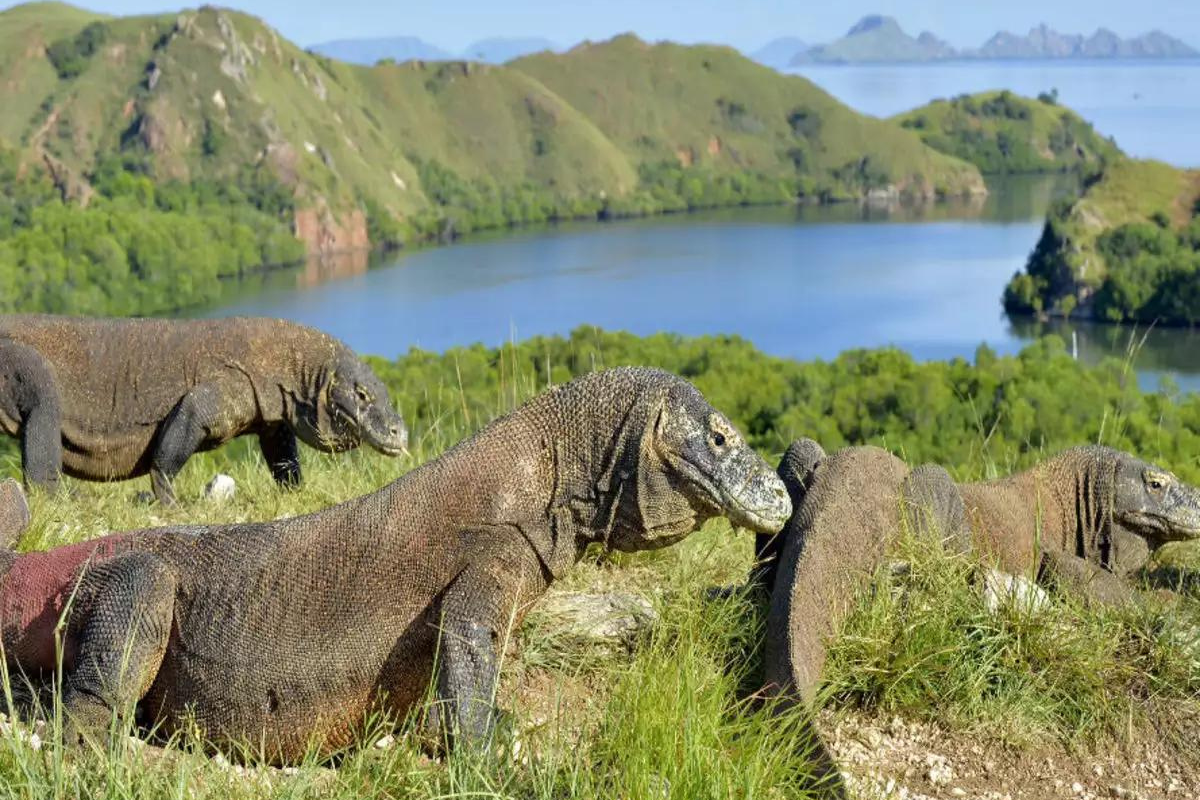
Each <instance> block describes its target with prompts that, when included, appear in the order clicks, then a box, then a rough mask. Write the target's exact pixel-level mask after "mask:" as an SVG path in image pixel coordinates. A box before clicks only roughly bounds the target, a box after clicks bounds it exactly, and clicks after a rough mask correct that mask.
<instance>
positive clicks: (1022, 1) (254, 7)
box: [0, 0, 1200, 50]
mask: <svg viewBox="0 0 1200 800" xmlns="http://www.w3.org/2000/svg"><path fill="white" fill-rule="evenodd" d="M0 4H3V5H8V3H6V2H5V1H4V0H0ZM78 4H79V5H83V6H84V7H86V8H91V9H94V10H96V11H104V12H107V13H112V14H133V13H145V12H154V11H173V10H177V9H178V8H179V6H177V5H174V4H172V3H171V2H170V0H82V2H80V3H78ZM220 4H221V5H226V4H228V5H233V6H234V7H236V8H239V9H240V10H243V11H248V12H250V13H252V14H256V15H258V16H260V17H263V18H264V19H266V20H267V22H269V23H270V24H271V25H273V26H275V27H276V28H278V29H279V30H280V31H281V32H282V33H283V34H284V35H285V36H287V37H288V38H289V39H292V40H293V41H295V42H297V43H298V44H302V45H309V44H314V43H316V42H320V41H325V40H328V39H343V38H359V37H376V36H393V35H408V36H419V37H421V38H422V39H425V40H427V41H429V42H431V43H433V44H437V45H440V46H442V47H445V48H448V49H451V50H461V49H462V48H464V47H466V46H467V45H468V44H469V43H470V42H472V41H474V40H476V39H480V38H483V37H486V36H545V37H546V38H549V39H551V40H553V41H555V42H557V43H559V44H563V45H566V44H573V43H575V42H577V41H580V40H582V39H603V38H607V37H609V36H611V35H613V34H616V33H621V32H624V31H630V30H632V31H634V32H636V33H637V34H638V35H640V36H642V37H643V38H647V39H673V40H676V41H682V42H696V41H709V42H723V43H727V44H732V45H735V46H737V47H742V48H746V49H753V48H757V47H758V46H760V45H762V44H764V43H765V42H767V41H768V40H770V39H772V38H775V37H777V36H799V37H800V38H802V39H804V40H805V41H809V42H824V41H828V40H830V39H834V38H836V37H837V36H839V35H841V34H842V33H844V32H845V31H846V29H847V28H849V27H850V26H851V25H852V24H853V23H854V22H855V21H856V20H857V19H858V18H859V17H861V16H863V15H865V14H869V13H876V12H878V13H882V14H888V15H891V16H894V17H896V18H897V19H898V20H899V21H900V24H901V25H902V26H903V27H904V28H905V30H907V31H909V32H910V33H912V34H914V35H915V34H916V33H918V32H919V31H921V30H925V29H928V30H931V31H933V32H934V33H937V34H938V35H940V36H942V37H944V38H946V39H948V40H949V41H950V43H951V44H954V45H956V46H960V47H961V46H977V45H979V44H981V43H982V42H983V40H984V39H986V38H987V37H988V36H990V35H991V34H992V33H994V32H995V31H996V30H998V29H1001V28H1007V29H1009V30H1012V31H1015V32H1019V33H1024V32H1025V31H1026V30H1028V29H1029V28H1031V27H1033V26H1034V25H1036V24H1037V23H1039V22H1046V23H1047V24H1049V25H1050V26H1051V27H1054V28H1057V29H1059V30H1061V31H1063V32H1067V33H1091V32H1092V31H1093V30H1095V29H1096V28H1097V27H1100V26H1104V27H1108V28H1112V29H1113V30H1115V31H1116V32H1117V33H1119V34H1121V35H1123V36H1128V35H1132V34H1137V33H1144V32H1145V31H1148V30H1150V29H1152V28H1160V29H1162V30H1164V31H1166V32H1168V33H1170V34H1172V35H1174V36H1178V37H1180V38H1182V39H1184V40H1185V41H1187V42H1188V43H1189V44H1191V45H1192V46H1194V47H1200V0H1143V1H1142V2H1116V1H1115V0H1107V2H1106V1H1105V0H843V1H842V2H828V0H822V1H821V2H805V1H803V0H690V2H677V1H676V0H599V1H598V2H597V1H595V0H593V1H592V2H571V1H570V0H509V1H508V2H502V1H497V0H400V2H391V3H379V2H372V0H333V2H330V1H329V0H321V1H318V0H236V2H232V3H231V2H228V0H222V2H221V3H220Z"/></svg>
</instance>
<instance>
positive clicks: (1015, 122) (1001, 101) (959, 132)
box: [892, 91, 1121, 174]
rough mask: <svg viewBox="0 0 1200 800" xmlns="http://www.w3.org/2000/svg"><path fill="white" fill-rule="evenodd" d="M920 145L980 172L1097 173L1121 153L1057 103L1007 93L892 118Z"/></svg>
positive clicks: (958, 100)
mask: <svg viewBox="0 0 1200 800" xmlns="http://www.w3.org/2000/svg"><path fill="white" fill-rule="evenodd" d="M892 121H893V122H898V123H899V124H900V125H901V127H904V128H908V129H909V130H912V131H914V132H915V133H916V134H917V135H918V136H920V137H921V140H922V141H923V142H925V144H927V145H929V146H930V147H932V148H933V149H934V150H937V151H939V152H942V153H947V154H949V155H953V156H957V157H958V158H961V159H963V160H964V161H969V162H971V163H972V164H974V165H975V166H977V167H978V168H979V170H980V171H981V172H983V173H984V174H1000V173H1016V172H1024V173H1029V172H1070V171H1078V172H1083V173H1088V172H1096V171H1099V170H1100V169H1102V168H1103V166H1104V164H1105V163H1106V162H1108V161H1111V160H1113V159H1115V158H1117V157H1119V156H1120V155H1121V151H1120V150H1119V149H1118V148H1117V146H1116V144H1114V143H1113V142H1112V141H1111V140H1109V139H1105V138H1104V137H1102V136H1100V134H1098V133H1096V131H1095V130H1094V129H1093V128H1092V125H1091V123H1089V122H1087V121H1086V120H1084V119H1083V118H1082V117H1080V116H1079V115H1078V114H1076V113H1075V112H1073V111H1071V110H1070V109H1066V108H1063V107H1061V106H1059V105H1057V104H1056V102H1055V98H1054V96H1053V95H1041V96H1039V98H1038V99H1037V100H1032V99H1030V98H1027V97H1021V96H1019V95H1015V94H1013V93H1012V92H1008V91H1000V92H983V93H980V94H972V95H960V96H958V97H955V98H954V99H952V100H935V101H934V102H932V103H929V104H928V105H925V106H921V107H920V108H917V109H913V110H912V111H908V112H906V113H904V114H899V115H897V116H895V117H893V118H892Z"/></svg>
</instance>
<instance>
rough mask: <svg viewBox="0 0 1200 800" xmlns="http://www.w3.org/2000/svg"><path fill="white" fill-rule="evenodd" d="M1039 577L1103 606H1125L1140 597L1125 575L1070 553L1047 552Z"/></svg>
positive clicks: (1040, 580)
mask: <svg viewBox="0 0 1200 800" xmlns="http://www.w3.org/2000/svg"><path fill="white" fill-rule="evenodd" d="M1037 580H1038V583H1040V584H1043V585H1045V584H1047V583H1049V584H1051V585H1054V586H1056V587H1058V588H1059V589H1063V590H1067V591H1072V592H1075V593H1077V594H1078V595H1079V596H1081V597H1083V598H1084V599H1086V600H1087V601H1088V602H1091V603H1097V604H1099V605H1102V606H1121V605H1125V604H1126V603H1132V602H1135V601H1136V600H1137V598H1138V595H1137V592H1136V591H1135V590H1134V588H1133V587H1132V586H1130V585H1129V584H1128V583H1127V582H1126V581H1125V580H1123V579H1122V578H1120V577H1118V576H1117V575H1114V574H1113V573H1111V572H1109V571H1108V570H1106V569H1104V568H1103V567H1101V566H1100V565H1099V564H1094V563H1092V562H1091V561H1088V560H1087V559H1084V558H1080V557H1079V556H1076V555H1072V554H1070V553H1063V552H1051V553H1043V554H1042V560H1041V564H1040V565H1039V567H1038V574H1037Z"/></svg>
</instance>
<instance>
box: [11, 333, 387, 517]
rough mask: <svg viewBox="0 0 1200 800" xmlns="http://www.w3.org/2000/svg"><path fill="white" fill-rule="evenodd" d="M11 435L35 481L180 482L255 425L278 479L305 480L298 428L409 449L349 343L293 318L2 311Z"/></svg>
mask: <svg viewBox="0 0 1200 800" xmlns="http://www.w3.org/2000/svg"><path fill="white" fill-rule="evenodd" d="M0 431H3V432H5V433H7V434H9V435H10V436H18V437H20V439H21V458H22V465H23V467H24V471H25V481H26V483H27V484H29V485H41V486H47V487H53V486H55V485H57V483H58V479H59V475H60V474H61V473H64V472H65V473H66V474H67V475H71V476H73V477H77V478H83V479H86V480H96V481H111V480H125V479H127V478H133V477H137V476H140V475H146V474H149V475H150V476H151V481H152V485H153V487H154V494H155V496H156V497H157V498H158V499H159V501H161V502H163V503H168V504H169V503H172V502H174V499H175V495H174V492H173V490H172V488H171V481H172V479H173V478H174V477H175V475H176V474H177V473H178V472H179V470H180V469H182V467H183V465H184V463H185V462H186V461H187V459H188V458H189V457H191V455H192V454H193V453H195V452H199V451H203V450H211V449H213V448H215V447H218V446H219V445H221V444H223V443H225V442H227V441H229V440H230V439H232V438H234V437H236V436H242V435H246V434H256V435H257V436H258V439H259V444H260V446H261V449H262V452H263V456H264V457H265V459H266V461H267V464H268V466H269V467H270V469H271V474H272V475H273V476H274V478H275V480H276V481H278V482H279V483H281V484H284V485H295V484H297V483H299V481H300V462H299V455H298V452H297V444H296V441H297V437H298V438H299V439H300V440H301V441H303V442H305V443H306V444H308V445H310V446H312V447H316V448H318V449H321V450H324V451H327V452H336V451H342V450H347V449H350V448H353V447H357V446H358V445H359V444H360V443H362V442H366V443H367V444H369V445H371V446H372V447H374V448H375V449H377V450H379V451H380V452H383V453H386V454H388V455H397V454H399V453H401V452H403V451H404V449H405V447H406V446H407V443H408V432H407V430H406V429H405V427H404V421H403V419H401V417H400V415H399V414H398V413H397V412H396V411H395V410H394V409H393V408H392V405H391V402H390V400H389V399H388V394H387V389H386V388H385V387H384V385H383V383H382V382H381V381H380V380H379V378H378V377H376V376H375V374H374V373H373V372H371V370H370V368H369V367H367V366H366V365H365V364H363V363H362V362H361V361H359V359H358V358H357V357H356V356H355V355H354V353H353V352H352V351H351V350H350V349H349V348H347V347H346V346H345V345H344V344H342V343H341V342H339V341H338V340H337V339H334V338H333V337H331V336H328V335H326V334H324V333H321V332H320V331H317V330H314V329H312V328H307V327H305V326H302V325H296V324H294V323H291V322H285V321H283V320H272V319H252V318H239V319H223V320H161V319H88V318H74V317H57V316H48V315H12V316H4V317H0Z"/></svg>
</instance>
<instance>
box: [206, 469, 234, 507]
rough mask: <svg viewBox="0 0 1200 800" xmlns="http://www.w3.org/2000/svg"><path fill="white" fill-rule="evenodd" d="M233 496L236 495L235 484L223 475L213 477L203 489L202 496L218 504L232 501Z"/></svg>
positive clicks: (218, 474)
mask: <svg viewBox="0 0 1200 800" xmlns="http://www.w3.org/2000/svg"><path fill="white" fill-rule="evenodd" d="M235 494H237V483H236V482H234V480H233V478H231V477H229V476H228V475H226V474H224V473H217V474H216V475H214V476H213V479H212V480H211V481H209V482H208V485H207V486H205V487H204V496H205V497H206V498H208V499H209V500H215V501H217V502H220V503H224V502H226V501H229V500H232V499H233V496H234V495H235Z"/></svg>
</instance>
